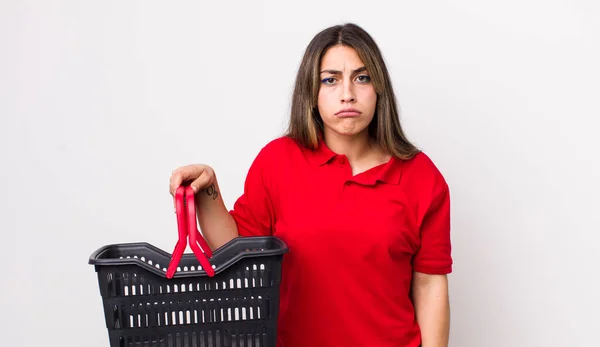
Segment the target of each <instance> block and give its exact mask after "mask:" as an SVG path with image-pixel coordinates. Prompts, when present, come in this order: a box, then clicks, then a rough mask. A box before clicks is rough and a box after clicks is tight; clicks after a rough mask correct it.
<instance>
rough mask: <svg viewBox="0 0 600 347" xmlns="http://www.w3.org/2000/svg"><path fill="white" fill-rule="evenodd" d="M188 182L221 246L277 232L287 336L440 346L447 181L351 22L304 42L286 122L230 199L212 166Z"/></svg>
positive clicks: (371, 45) (444, 324) (292, 345)
mask: <svg viewBox="0 0 600 347" xmlns="http://www.w3.org/2000/svg"><path fill="white" fill-rule="evenodd" d="M184 183H186V184H191V186H192V187H193V189H194V191H195V192H196V193H197V198H196V201H197V210H198V222H199V224H200V227H201V230H202V232H203V234H204V236H205V238H206V239H207V241H208V243H209V244H210V246H211V247H212V248H218V247H220V246H222V245H223V244H225V243H226V242H228V241H230V240H232V239H233V238H235V237H239V236H242V237H246V236H261V235H274V236H277V237H279V238H281V239H282V240H284V241H285V242H286V243H287V244H288V246H289V248H290V252H289V253H288V254H286V255H285V257H284V261H283V265H282V266H283V270H282V284H281V307H280V316H279V327H278V339H279V344H278V346H280V347H313V346H314V347H320V346H327V347H337V346H340V347H342V346H344V347H347V346H377V347H388V346H389V347H392V346H393V347H400V346H402V347H417V346H423V347H442V346H444V347H445V346H447V344H448V334H449V304H448V283H447V278H446V275H447V274H448V273H450V272H451V270H452V258H451V244H450V202H449V192H448V185H447V184H446V181H445V180H444V177H443V176H442V174H441V173H440V172H439V171H438V169H437V168H436V166H435V165H434V164H433V163H432V161H431V160H430V159H429V158H428V157H427V156H426V155H425V154H424V153H423V152H421V151H419V150H418V149H417V148H415V146H413V145H412V144H411V143H410V142H409V141H408V140H407V139H406V137H405V135H404V133H403V130H402V128H401V126H400V122H399V117H398V110H397V106H396V100H395V96H394V92H393V89H392V84H391V82H390V77H389V75H388V71H387V68H386V65H385V63H384V61H383V58H382V56H381V53H380V51H379V48H378V47H377V45H376V43H375V42H374V41H373V39H372V38H371V36H370V35H369V34H368V33H367V32H365V31H364V30H363V29H362V28H360V27H359V26H357V25H354V24H346V25H341V26H334V27H330V28H327V29H325V30H323V31H322V32H320V33H318V34H317V35H316V36H315V37H314V38H313V40H312V41H311V42H310V44H309V45H308V47H307V49H306V52H305V54H304V57H303V59H302V63H301V65H300V68H299V71H298V75H297V79H296V85H295V89H294V94H293V101H292V110H291V119H290V125H289V129H288V132H287V134H285V136H282V137H280V138H277V139H275V140H273V141H271V142H269V143H268V144H266V146H264V147H263V148H262V150H261V151H260V153H259V154H258V156H257V157H256V159H255V160H254V162H253V164H252V165H251V167H250V170H249V171H248V175H247V178H246V182H245V185H244V193H243V195H242V196H241V197H239V199H238V200H237V201H236V202H235V204H234V206H233V208H232V210H231V211H228V210H227V209H226V207H225V205H224V203H223V200H222V198H221V195H220V193H219V184H218V182H217V178H216V175H215V172H214V171H213V170H212V169H211V167H210V166H208V165H203V164H195V165H188V166H184V167H181V168H178V169H177V170H175V171H174V172H173V175H172V177H171V181H170V191H171V194H174V192H175V190H176V189H177V187H178V186H179V185H181V184H184Z"/></svg>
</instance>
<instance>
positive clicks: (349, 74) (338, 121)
mask: <svg viewBox="0 0 600 347" xmlns="http://www.w3.org/2000/svg"><path fill="white" fill-rule="evenodd" d="M319 77H320V79H321V85H320V88H319V94H318V110H319V114H320V115H321V118H322V119H323V124H324V134H323V139H324V141H325V143H326V144H327V146H328V147H329V148H330V149H331V150H332V151H334V152H336V153H338V154H341V155H345V156H346V157H347V159H348V162H349V164H350V166H351V167H352V173H353V174H354V175H357V174H359V173H361V172H364V171H366V170H369V169H371V168H373V167H375V166H377V165H380V164H382V163H385V162H387V161H388V160H390V158H391V156H390V155H388V154H386V153H384V152H382V151H381V150H379V149H378V148H377V146H375V144H374V143H373V142H372V141H371V139H370V138H369V134H368V126H369V124H370V122H371V121H372V120H373V116H374V114H375V109H376V105H377V93H376V92H375V89H374V87H373V84H372V82H371V79H370V77H369V74H368V71H366V69H364V64H363V62H362V61H361V59H360V58H359V56H358V54H357V53H356V51H355V50H354V49H352V48H350V47H346V46H341V45H340V46H334V47H332V48H330V49H329V50H328V51H327V52H326V53H325V55H324V56H323V59H322V61H321V66H320V76H319ZM346 108H354V109H356V110H357V111H358V112H359V114H358V115H340V114H336V113H338V111H340V110H342V109H346ZM183 182H189V183H190V185H191V186H192V188H193V189H194V191H195V192H196V193H197V194H196V195H197V197H196V210H197V214H198V222H199V224H200V228H201V230H202V233H203V235H204V236H205V238H206V240H207V242H208V244H209V245H210V246H211V248H212V249H216V248H219V247H220V246H222V245H224V244H225V243H227V242H228V241H230V240H232V239H233V238H235V237H238V236H239V234H238V231H237V226H236V224H235V221H234V220H233V217H231V215H230V214H229V212H228V210H227V209H226V207H225V204H224V202H223V199H222V197H221V195H220V193H219V192H220V190H219V185H218V182H217V178H216V175H215V172H214V170H213V169H212V168H211V167H210V166H208V165H204V164H193V165H187V166H183V167H181V168H178V169H176V170H175V171H173V174H172V175H171V179H170V184H169V191H170V193H171V195H173V196H174V194H175V191H176V189H177V187H179V186H180V185H181V184H182V183H183ZM209 217H210V218H209ZM412 292H413V300H414V304H415V312H416V317H417V321H418V323H419V326H420V328H421V335H422V340H423V341H422V347H447V346H448V335H449V322H450V318H449V316H450V314H449V312H450V309H449V300H448V281H447V277H446V276H445V275H430V274H424V273H419V272H415V273H414V278H413V284H412Z"/></svg>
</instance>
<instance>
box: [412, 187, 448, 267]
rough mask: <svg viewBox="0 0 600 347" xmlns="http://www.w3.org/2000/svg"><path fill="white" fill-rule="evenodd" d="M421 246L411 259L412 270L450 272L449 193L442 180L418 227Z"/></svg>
mask: <svg viewBox="0 0 600 347" xmlns="http://www.w3.org/2000/svg"><path fill="white" fill-rule="evenodd" d="M420 237H421V245H420V247H419V249H418V250H417V252H416V254H415V256H414V258H413V269H414V270H415V271H417V272H422V273H426V274H448V273H450V272H452V256H451V250H452V247H451V240H450V192H449V189H448V185H447V184H446V182H445V181H443V179H442V180H441V182H439V183H438V184H437V188H436V192H435V193H434V195H433V199H432V200H431V203H430V205H429V208H428V209H427V212H426V213H425V215H424V217H423V220H422V223H421V226H420Z"/></svg>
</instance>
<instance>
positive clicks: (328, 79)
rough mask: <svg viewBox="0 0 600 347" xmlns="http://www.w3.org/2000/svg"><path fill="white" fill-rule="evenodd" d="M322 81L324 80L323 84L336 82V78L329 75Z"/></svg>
mask: <svg viewBox="0 0 600 347" xmlns="http://www.w3.org/2000/svg"><path fill="white" fill-rule="evenodd" d="M321 82H323V84H333V83H335V78H333V77H328V78H325V79H323V80H321Z"/></svg>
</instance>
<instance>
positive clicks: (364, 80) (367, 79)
mask: <svg viewBox="0 0 600 347" xmlns="http://www.w3.org/2000/svg"><path fill="white" fill-rule="evenodd" d="M356 80H357V81H358V82H360V83H369V82H371V77H370V76H369V75H360V76H358V77H356Z"/></svg>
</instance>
